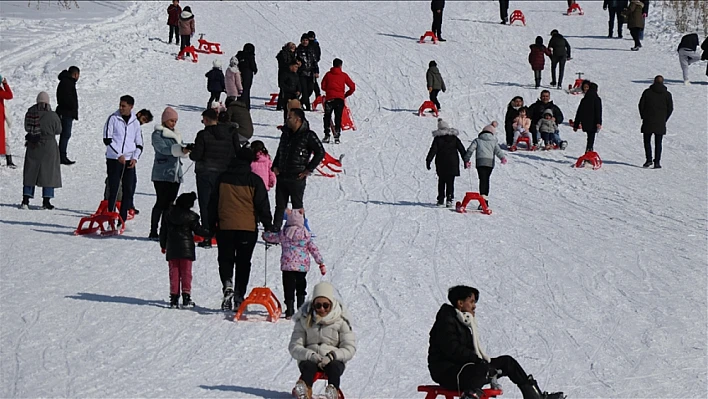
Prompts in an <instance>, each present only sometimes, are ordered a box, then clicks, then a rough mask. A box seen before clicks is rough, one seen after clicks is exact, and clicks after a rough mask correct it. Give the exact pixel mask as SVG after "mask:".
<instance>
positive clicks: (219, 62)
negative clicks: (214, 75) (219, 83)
mask: <svg viewBox="0 0 708 399" xmlns="http://www.w3.org/2000/svg"><path fill="white" fill-rule="evenodd" d="M212 65H214V68H219V69H221V61H219V60H214V63H213V64H212Z"/></svg>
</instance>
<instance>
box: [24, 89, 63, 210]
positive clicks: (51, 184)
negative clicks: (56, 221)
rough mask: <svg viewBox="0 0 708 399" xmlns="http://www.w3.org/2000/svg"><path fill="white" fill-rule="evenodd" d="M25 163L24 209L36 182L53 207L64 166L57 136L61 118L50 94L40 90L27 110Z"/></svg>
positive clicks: (47, 204) (48, 205)
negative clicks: (51, 103)
mask: <svg viewBox="0 0 708 399" xmlns="http://www.w3.org/2000/svg"><path fill="white" fill-rule="evenodd" d="M25 131H26V132H27V134H26V135H25V147H26V148H27V150H26V151H25V164H24V168H23V170H22V179H23V182H22V185H23V186H24V187H23V188H22V204H21V205H20V208H21V209H29V200H30V199H31V198H34V188H35V186H40V187H42V199H43V202H42V208H43V209H49V210H51V209H54V206H53V205H52V204H51V203H50V202H49V200H50V199H52V198H54V189H55V188H59V187H61V166H60V164H59V160H60V159H59V146H58V145H57V139H56V138H55V137H56V136H58V135H60V134H61V120H60V119H59V115H57V114H56V113H55V112H54V111H52V107H51V106H50V105H49V94H47V93H45V92H41V93H39V95H38V96H37V103H36V104H35V105H33V106H32V107H30V108H29V109H28V110H27V113H26V114H25Z"/></svg>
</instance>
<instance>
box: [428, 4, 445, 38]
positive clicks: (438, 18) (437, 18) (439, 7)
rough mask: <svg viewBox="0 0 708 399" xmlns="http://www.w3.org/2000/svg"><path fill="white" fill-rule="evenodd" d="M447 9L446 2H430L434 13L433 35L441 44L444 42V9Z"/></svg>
mask: <svg viewBox="0 0 708 399" xmlns="http://www.w3.org/2000/svg"><path fill="white" fill-rule="evenodd" d="M444 8H445V0H432V1H431V2H430V10H431V11H432V12H433V27H432V29H431V30H432V31H433V34H434V35H435V36H436V37H437V38H438V41H439V42H444V41H445V39H443V38H442V18H443V9H444Z"/></svg>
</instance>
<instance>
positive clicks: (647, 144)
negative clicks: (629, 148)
mask: <svg viewBox="0 0 708 399" xmlns="http://www.w3.org/2000/svg"><path fill="white" fill-rule="evenodd" d="M652 134H653V135H654V150H655V152H654V162H660V161H661V149H662V145H661V141H662V140H663V139H664V135H663V134H656V133H644V155H645V156H646V158H647V161H651V160H652V159H651V136H652Z"/></svg>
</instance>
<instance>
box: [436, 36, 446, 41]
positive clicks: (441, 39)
mask: <svg viewBox="0 0 708 399" xmlns="http://www.w3.org/2000/svg"><path fill="white" fill-rule="evenodd" d="M438 41H439V42H446V41H447V40H445V39H443V38H442V36H440V37H438Z"/></svg>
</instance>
